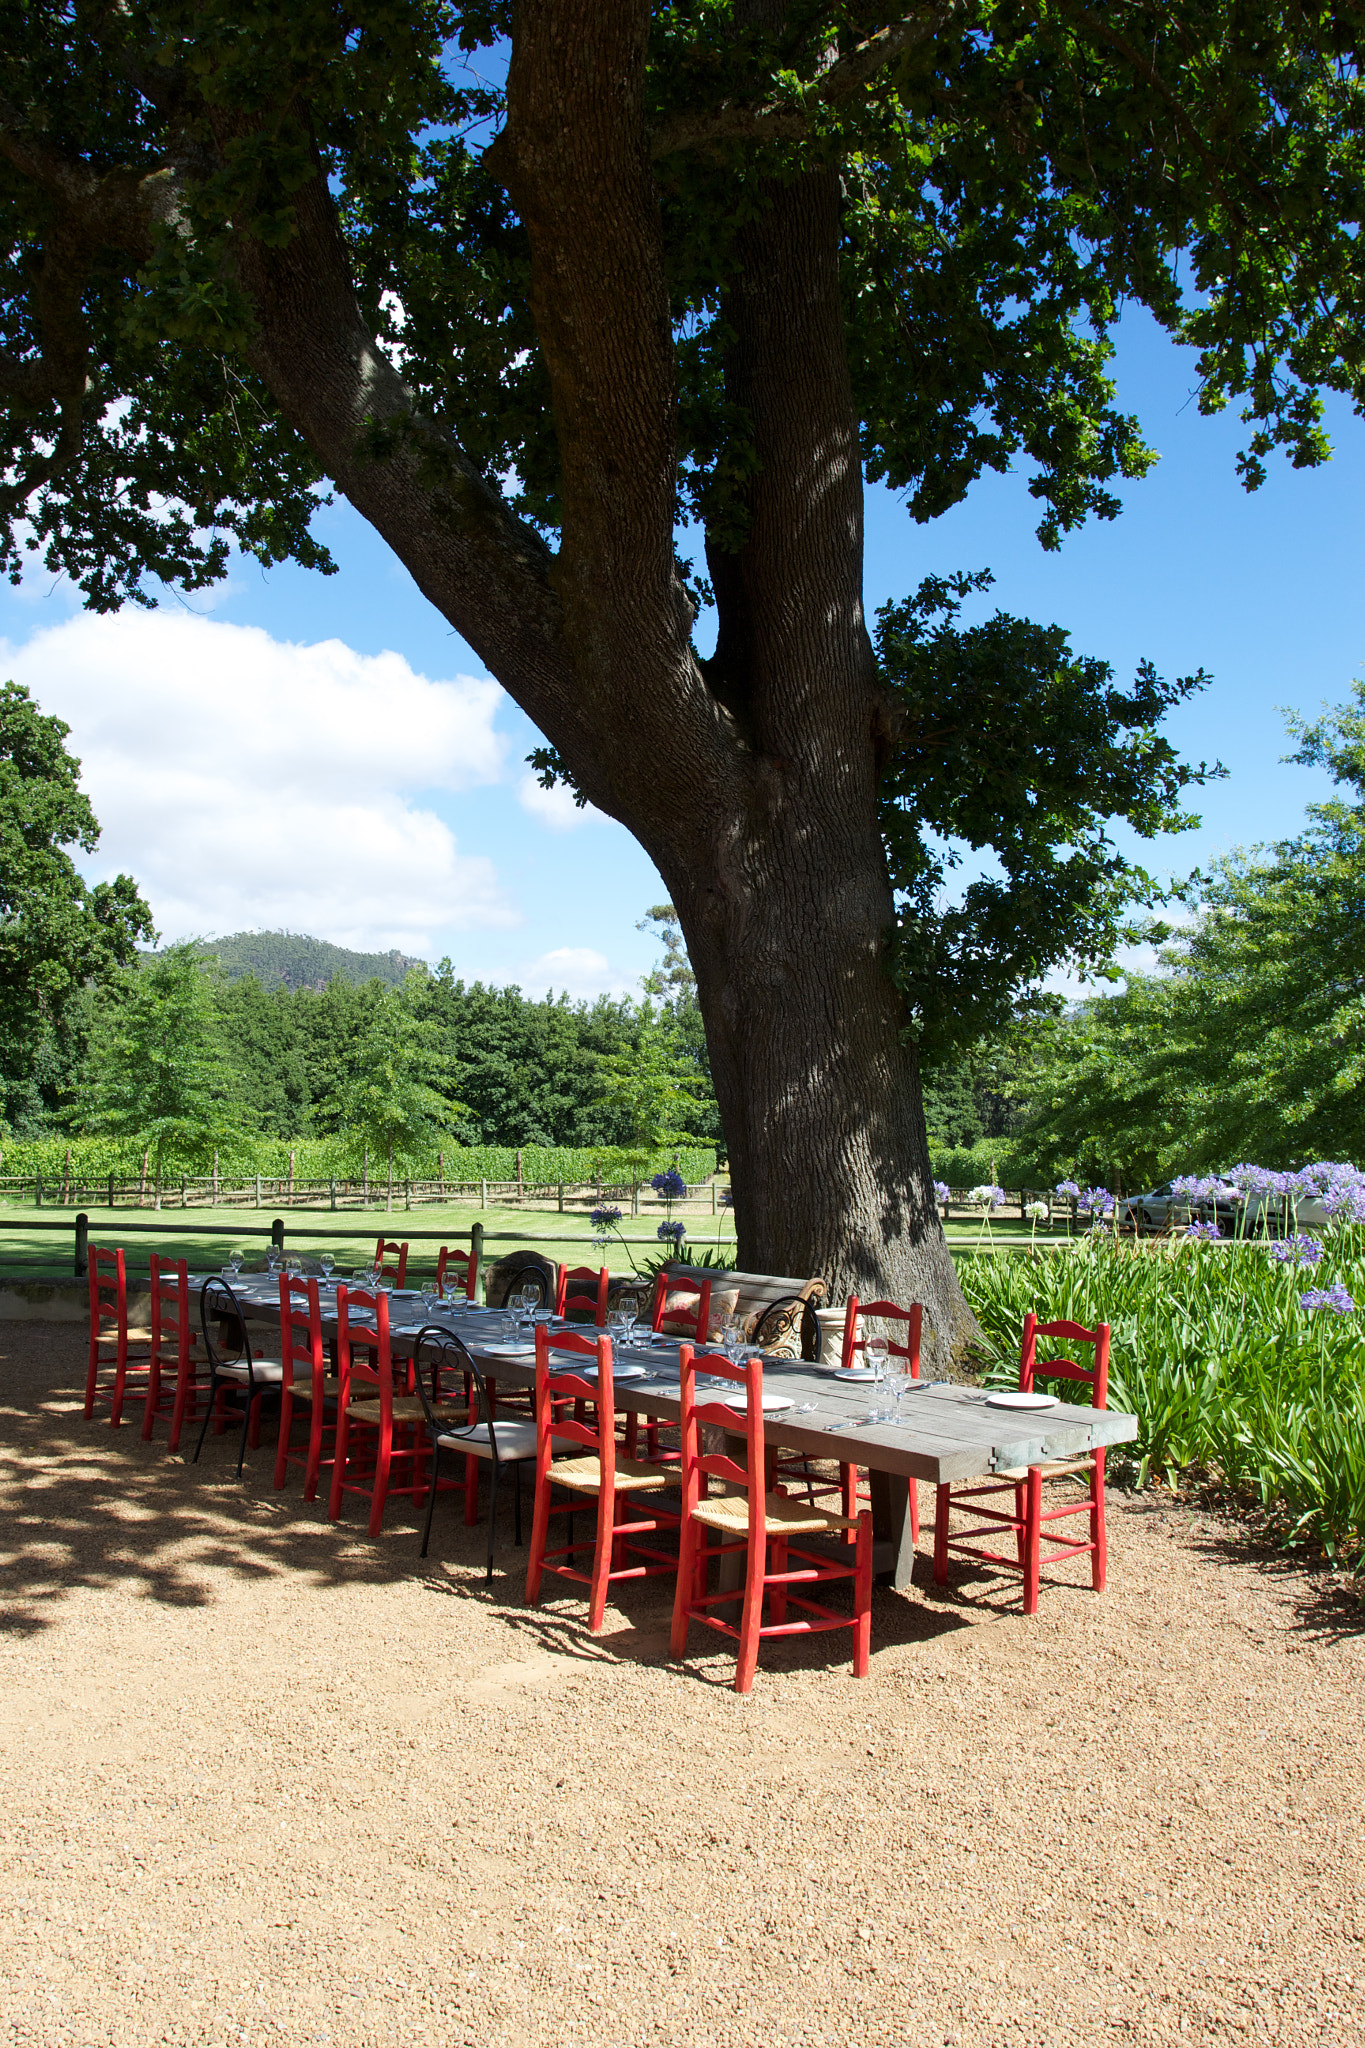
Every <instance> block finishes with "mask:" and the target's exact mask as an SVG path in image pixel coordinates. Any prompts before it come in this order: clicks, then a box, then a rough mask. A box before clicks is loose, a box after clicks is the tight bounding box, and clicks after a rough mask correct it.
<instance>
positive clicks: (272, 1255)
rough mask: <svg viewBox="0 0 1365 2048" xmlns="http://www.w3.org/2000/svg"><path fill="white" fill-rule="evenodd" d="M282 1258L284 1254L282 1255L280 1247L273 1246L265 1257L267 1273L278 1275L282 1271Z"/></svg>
mask: <svg viewBox="0 0 1365 2048" xmlns="http://www.w3.org/2000/svg"><path fill="white" fill-rule="evenodd" d="M282 1257H283V1254H282V1253H281V1251H280V1248H279V1246H278V1245H277V1244H272V1245H271V1247H270V1250H269V1251H268V1252H267V1253H266V1255H265V1270H266V1272H267V1273H278V1272H279V1270H280V1261H281V1258H282Z"/></svg>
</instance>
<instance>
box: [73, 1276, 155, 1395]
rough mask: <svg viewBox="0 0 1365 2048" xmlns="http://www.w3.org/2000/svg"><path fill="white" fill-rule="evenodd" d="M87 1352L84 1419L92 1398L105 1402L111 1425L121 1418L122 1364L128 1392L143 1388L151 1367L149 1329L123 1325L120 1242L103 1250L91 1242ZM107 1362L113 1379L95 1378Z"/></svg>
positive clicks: (125, 1317) (125, 1318)
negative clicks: (130, 1380)
mask: <svg viewBox="0 0 1365 2048" xmlns="http://www.w3.org/2000/svg"><path fill="white" fill-rule="evenodd" d="M89 1258H90V1357H89V1362H88V1364H87V1366H86V1373H85V1419H86V1421H87V1422H88V1421H89V1420H90V1417H91V1416H92V1415H93V1414H94V1412H95V1402H96V1400H97V1399H99V1400H104V1401H108V1403H109V1426H110V1428H111V1429H117V1428H118V1426H119V1424H120V1423H121V1422H122V1420H123V1403H124V1400H125V1399H126V1397H127V1393H128V1370H129V1367H130V1366H131V1367H132V1370H133V1382H134V1392H135V1393H136V1392H141V1393H145V1392H146V1388H147V1384H148V1380H149V1378H150V1372H151V1358H152V1332H151V1328H150V1326H149V1327H147V1328H145V1329H144V1328H143V1327H142V1326H141V1325H139V1326H138V1327H137V1328H136V1329H130V1328H129V1326H128V1275H127V1270H126V1268H125V1266H124V1262H123V1247H122V1246H121V1245H120V1246H119V1247H118V1249H117V1250H115V1251H112V1252H108V1251H102V1250H100V1249H99V1248H98V1247H97V1246H95V1245H93V1244H92V1245H91V1246H90V1252H89ZM109 1367H112V1368H113V1379H112V1380H111V1381H109V1382H108V1384H101V1381H100V1374H101V1372H102V1371H103V1370H106V1369H107V1368H109Z"/></svg>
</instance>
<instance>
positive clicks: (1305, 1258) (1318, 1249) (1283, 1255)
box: [1270, 1231, 1322, 1266]
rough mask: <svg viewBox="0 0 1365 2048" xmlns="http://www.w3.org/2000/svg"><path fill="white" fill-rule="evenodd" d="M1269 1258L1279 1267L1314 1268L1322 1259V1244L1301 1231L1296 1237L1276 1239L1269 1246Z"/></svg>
mask: <svg viewBox="0 0 1365 2048" xmlns="http://www.w3.org/2000/svg"><path fill="white" fill-rule="evenodd" d="M1270 1256H1271V1258H1272V1259H1274V1260H1275V1262H1276V1263H1277V1264H1278V1265H1281V1266H1316V1265H1317V1263H1318V1261H1319V1259H1320V1258H1321V1257H1322V1244H1321V1241H1320V1240H1319V1239H1318V1238H1316V1237H1309V1236H1308V1234H1307V1233H1306V1232H1304V1231H1301V1232H1300V1233H1299V1235H1298V1236H1297V1237H1277V1238H1276V1239H1275V1240H1274V1241H1273V1242H1272V1244H1271V1246H1270Z"/></svg>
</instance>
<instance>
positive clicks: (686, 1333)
mask: <svg viewBox="0 0 1365 2048" xmlns="http://www.w3.org/2000/svg"><path fill="white" fill-rule="evenodd" d="M692 1296H695V1297H696V1301H695V1305H694V1304H693V1302H692V1300H691V1299H690V1297H692ZM710 1319H711V1282H710V1281H709V1280H703V1281H702V1282H701V1284H700V1286H699V1287H693V1286H692V1284H691V1283H690V1282H689V1281H680V1280H678V1279H677V1278H676V1277H675V1278H673V1279H670V1278H669V1276H668V1274H667V1273H660V1274H659V1275H658V1277H657V1278H656V1280H655V1282H654V1299H653V1301H652V1302H651V1304H650V1310H649V1327H650V1329H651V1330H655V1331H658V1330H662V1329H663V1328H664V1326H665V1324H667V1326H668V1330H669V1333H670V1335H672V1336H675V1337H690V1338H691V1339H692V1340H693V1342H694V1343H697V1344H704V1343H705V1342H706V1340H707V1337H708V1335H709V1334H710Z"/></svg>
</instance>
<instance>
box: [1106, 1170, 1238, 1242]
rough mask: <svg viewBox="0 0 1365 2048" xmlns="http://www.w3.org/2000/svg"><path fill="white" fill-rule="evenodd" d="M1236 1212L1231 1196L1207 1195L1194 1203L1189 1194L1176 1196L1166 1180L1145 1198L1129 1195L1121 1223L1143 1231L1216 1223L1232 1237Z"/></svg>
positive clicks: (1172, 1185)
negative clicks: (1185, 1224) (1173, 1226)
mask: <svg viewBox="0 0 1365 2048" xmlns="http://www.w3.org/2000/svg"><path fill="white" fill-rule="evenodd" d="M1212 1178H1213V1176H1210V1179H1212ZM1237 1210H1238V1204H1237V1203H1236V1202H1234V1201H1233V1200H1232V1199H1231V1198H1230V1197H1229V1198H1228V1199H1226V1200H1225V1199H1224V1198H1223V1196H1221V1195H1205V1196H1201V1197H1199V1198H1197V1199H1193V1200H1192V1199H1191V1197H1190V1196H1189V1195H1188V1194H1185V1193H1183V1192H1182V1193H1180V1194H1177V1193H1176V1192H1175V1183H1174V1182H1173V1181H1169V1180H1163V1181H1162V1182H1161V1184H1160V1186H1159V1187H1154V1188H1151V1189H1150V1190H1149V1191H1148V1192H1147V1193H1146V1194H1145V1195H1130V1196H1129V1197H1128V1199H1127V1201H1125V1202H1123V1203H1121V1204H1120V1206H1119V1221H1120V1222H1121V1223H1128V1224H1136V1225H1139V1226H1140V1227H1141V1228H1142V1229H1143V1230H1166V1229H1168V1228H1169V1227H1170V1226H1171V1225H1172V1224H1175V1225H1177V1226H1179V1225H1180V1224H1183V1223H1216V1224H1217V1225H1218V1228H1219V1230H1220V1231H1222V1232H1223V1234H1224V1235H1225V1236H1229V1237H1230V1236H1232V1235H1233V1233H1234V1232H1235V1231H1236V1229H1237Z"/></svg>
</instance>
